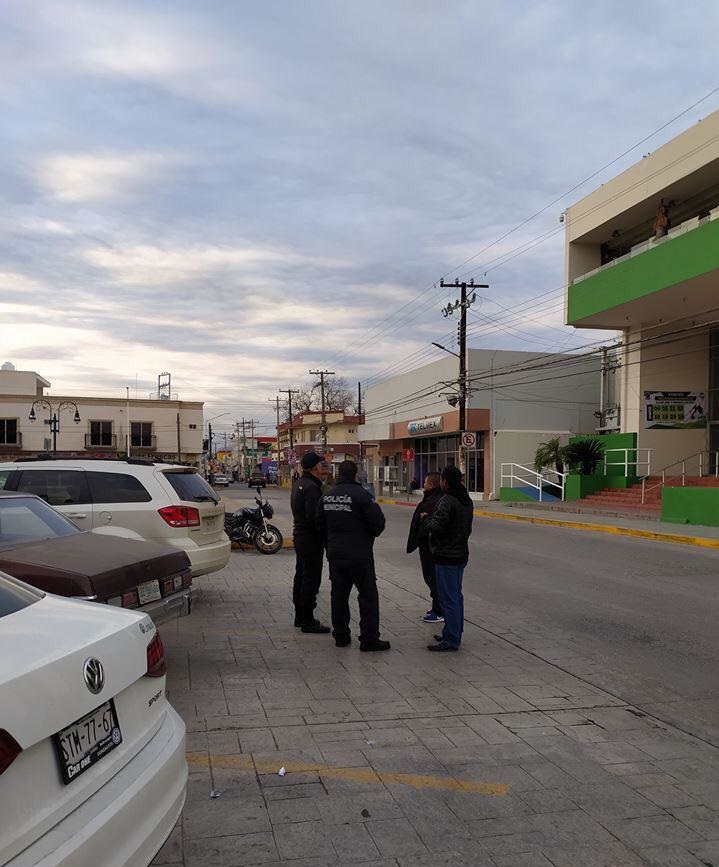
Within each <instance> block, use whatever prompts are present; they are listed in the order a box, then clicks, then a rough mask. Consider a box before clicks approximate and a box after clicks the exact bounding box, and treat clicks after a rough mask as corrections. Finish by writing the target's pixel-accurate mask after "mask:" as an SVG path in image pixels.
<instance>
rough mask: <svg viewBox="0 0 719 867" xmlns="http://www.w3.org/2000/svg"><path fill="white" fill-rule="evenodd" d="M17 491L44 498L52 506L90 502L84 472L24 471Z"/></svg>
mask: <svg viewBox="0 0 719 867" xmlns="http://www.w3.org/2000/svg"><path fill="white" fill-rule="evenodd" d="M17 490H18V491H20V492H22V493H23V494H35V496H36V497H42V499H43V500H45V502H46V503H50V505H51V506H74V505H79V504H80V503H89V502H90V496H89V494H88V491H87V484H86V483H85V473H83V472H82V470H23V471H22V472H21V473H20V481H19V483H18V486H17Z"/></svg>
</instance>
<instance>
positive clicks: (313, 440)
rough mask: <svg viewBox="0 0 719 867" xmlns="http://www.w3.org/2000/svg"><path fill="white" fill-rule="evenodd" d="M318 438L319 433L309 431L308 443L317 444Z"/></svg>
mask: <svg viewBox="0 0 719 867" xmlns="http://www.w3.org/2000/svg"><path fill="white" fill-rule="evenodd" d="M319 438H320V432H319V431H318V430H311V431H310V439H309V441H310V442H311V443H316V442H318V441H319Z"/></svg>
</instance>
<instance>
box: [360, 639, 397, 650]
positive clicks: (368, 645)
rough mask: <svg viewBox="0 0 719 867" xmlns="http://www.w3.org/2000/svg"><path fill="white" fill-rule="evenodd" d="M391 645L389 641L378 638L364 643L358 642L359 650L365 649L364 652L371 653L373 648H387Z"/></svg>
mask: <svg viewBox="0 0 719 867" xmlns="http://www.w3.org/2000/svg"><path fill="white" fill-rule="evenodd" d="M390 647H392V645H391V644H390V643H389V641H380V640H379V638H378V639H377V640H376V641H368V642H367V643H366V644H360V650H363V651H365V653H371V652H372V651H374V650H389V649H390Z"/></svg>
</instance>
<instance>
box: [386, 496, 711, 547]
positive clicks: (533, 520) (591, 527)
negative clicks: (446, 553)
mask: <svg viewBox="0 0 719 867" xmlns="http://www.w3.org/2000/svg"><path fill="white" fill-rule="evenodd" d="M378 502H380V503H386V504H388V505H390V506H407V505H413V504H412V503H405V502H402V501H399V502H398V501H397V500H388V499H385V498H381V499H380V500H378ZM474 514H475V515H476V516H477V517H478V518H496V519H497V520H498V521H523V522H524V523H525V524H542V525H544V526H547V527H565V528H567V529H570V530H585V531H587V532H589V533H609V534H611V535H613V536H630V537H632V538H634V539H648V540H649V541H651V542H671V543H673V544H675V545H694V546H696V547H699V548H714V549H717V548H719V539H711V538H706V537H704V536H684V535H682V534H680V533H659V532H656V531H654V530H638V529H636V528H634V527H617V526H615V525H612V524H587V523H585V522H583V521H565V520H562V519H561V518H538V517H535V516H534V515H507V514H506V513H502V512H494V511H492V510H490V509H475V510H474Z"/></svg>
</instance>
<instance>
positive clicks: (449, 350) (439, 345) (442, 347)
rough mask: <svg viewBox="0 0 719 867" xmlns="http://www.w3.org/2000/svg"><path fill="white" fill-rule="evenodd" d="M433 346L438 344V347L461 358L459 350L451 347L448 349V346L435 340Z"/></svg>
mask: <svg viewBox="0 0 719 867" xmlns="http://www.w3.org/2000/svg"><path fill="white" fill-rule="evenodd" d="M432 346H436V347H437V349H444V351H445V352H449V354H450V355H454V357H455V358H461V356H460V354H459V352H454V351H453V350H451V349H447V347H446V346H442V344H441V343H435V342H434V340H433V341H432Z"/></svg>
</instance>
